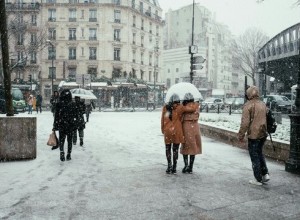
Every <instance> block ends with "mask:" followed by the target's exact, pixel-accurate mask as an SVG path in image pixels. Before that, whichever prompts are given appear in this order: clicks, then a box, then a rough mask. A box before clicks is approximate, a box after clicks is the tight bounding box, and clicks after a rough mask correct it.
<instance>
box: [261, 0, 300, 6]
mask: <svg viewBox="0 0 300 220" xmlns="http://www.w3.org/2000/svg"><path fill="white" fill-rule="evenodd" d="M264 1H265V0H256V2H257V3H261V2H264ZM266 1H267V0H266ZM294 5H295V6H300V0H297V1H296V0H295V4H294Z"/></svg>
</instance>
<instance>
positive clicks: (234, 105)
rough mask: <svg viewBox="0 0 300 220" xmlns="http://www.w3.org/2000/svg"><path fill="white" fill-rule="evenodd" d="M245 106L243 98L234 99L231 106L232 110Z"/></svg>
mask: <svg viewBox="0 0 300 220" xmlns="http://www.w3.org/2000/svg"><path fill="white" fill-rule="evenodd" d="M244 104H245V99H244V98H243V97H237V98H234V99H233V101H232V104H231V109H232V110H237V109H242V108H243V106H244Z"/></svg>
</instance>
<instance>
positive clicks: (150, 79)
mask: <svg viewBox="0 0 300 220" xmlns="http://www.w3.org/2000/svg"><path fill="white" fill-rule="evenodd" d="M151 81H152V71H149V82H151Z"/></svg>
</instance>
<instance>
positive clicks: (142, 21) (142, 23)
mask: <svg viewBox="0 0 300 220" xmlns="http://www.w3.org/2000/svg"><path fill="white" fill-rule="evenodd" d="M141 29H142V30H144V19H142V20H141Z"/></svg>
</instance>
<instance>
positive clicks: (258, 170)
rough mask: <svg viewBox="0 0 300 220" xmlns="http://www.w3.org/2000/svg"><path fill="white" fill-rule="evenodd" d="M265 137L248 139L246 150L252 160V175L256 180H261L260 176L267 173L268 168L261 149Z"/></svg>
mask: <svg viewBox="0 0 300 220" xmlns="http://www.w3.org/2000/svg"><path fill="white" fill-rule="evenodd" d="M265 141H266V138H262V139H248V150H249V154H250V158H251V162H252V169H253V173H254V177H255V179H256V180H257V181H258V182H261V181H262V176H264V175H266V174H268V168H267V164H266V160H265V157H264V155H263V153H262V149H263V146H264V143H265Z"/></svg>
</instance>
